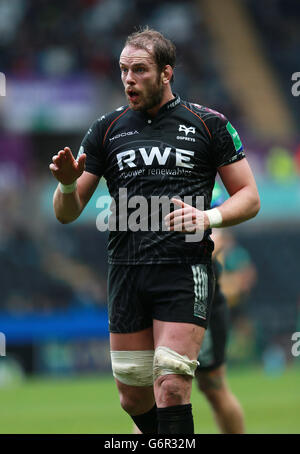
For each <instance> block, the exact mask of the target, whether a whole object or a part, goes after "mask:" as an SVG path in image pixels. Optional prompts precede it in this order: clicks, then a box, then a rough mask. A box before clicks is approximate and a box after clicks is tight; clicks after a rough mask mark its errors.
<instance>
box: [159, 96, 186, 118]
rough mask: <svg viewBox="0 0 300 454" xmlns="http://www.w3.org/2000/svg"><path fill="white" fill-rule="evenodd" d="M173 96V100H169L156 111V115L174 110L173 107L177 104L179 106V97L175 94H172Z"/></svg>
mask: <svg viewBox="0 0 300 454" xmlns="http://www.w3.org/2000/svg"><path fill="white" fill-rule="evenodd" d="M173 95H174V96H175V97H174V98H173V99H170V101H168V102H167V103H166V104H164V105H163V106H162V107H161V108H160V109H159V111H158V113H161V112H167V111H170V110H173V109H175V107H177V106H178V104H180V101H181V99H180V96H179V95H177V94H176V93H173Z"/></svg>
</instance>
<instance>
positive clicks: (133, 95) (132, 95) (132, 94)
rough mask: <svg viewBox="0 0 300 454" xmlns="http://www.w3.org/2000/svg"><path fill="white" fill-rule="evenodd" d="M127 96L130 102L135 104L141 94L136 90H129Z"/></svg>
mask: <svg viewBox="0 0 300 454" xmlns="http://www.w3.org/2000/svg"><path fill="white" fill-rule="evenodd" d="M127 96H128V98H129V99H130V101H132V102H135V101H137V99H138V97H139V94H138V92H136V91H134V90H127Z"/></svg>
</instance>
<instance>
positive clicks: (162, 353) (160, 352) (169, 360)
mask: <svg viewBox="0 0 300 454" xmlns="http://www.w3.org/2000/svg"><path fill="white" fill-rule="evenodd" d="M197 365H198V361H196V360H191V359H189V358H188V357H187V356H186V355H180V354H179V353H177V352H175V351H174V350H171V349H170V348H168V347H163V346H160V347H157V348H156V350H155V353H154V366H153V367H154V369H153V375H154V380H156V379H157V378H158V377H159V376H160V375H168V374H177V375H189V376H191V377H194V375H195V370H196V367H197Z"/></svg>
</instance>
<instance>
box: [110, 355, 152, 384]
mask: <svg viewBox="0 0 300 454" xmlns="http://www.w3.org/2000/svg"><path fill="white" fill-rule="evenodd" d="M110 355H111V365H112V370H113V375H114V377H115V378H116V379H117V380H119V381H120V382H121V383H124V384H125V385H130V386H152V385H153V357H154V351H153V350H138V351H124V350H120V351H111V352H110Z"/></svg>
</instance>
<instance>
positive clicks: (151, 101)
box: [132, 80, 164, 112]
mask: <svg viewBox="0 0 300 454" xmlns="http://www.w3.org/2000/svg"><path fill="white" fill-rule="evenodd" d="M163 93H164V86H163V84H162V83H160V80H158V81H157V82H156V84H155V85H154V86H152V87H151V88H150V89H148V91H147V93H146V94H145V98H144V100H143V101H142V103H141V104H142V105H141V106H136V107H134V106H133V107H132V109H133V110H139V111H142V112H146V111H148V110H151V109H153V108H154V107H156V106H158V105H159V104H160V103H161V101H162V98H163ZM140 96H141V95H140Z"/></svg>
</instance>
